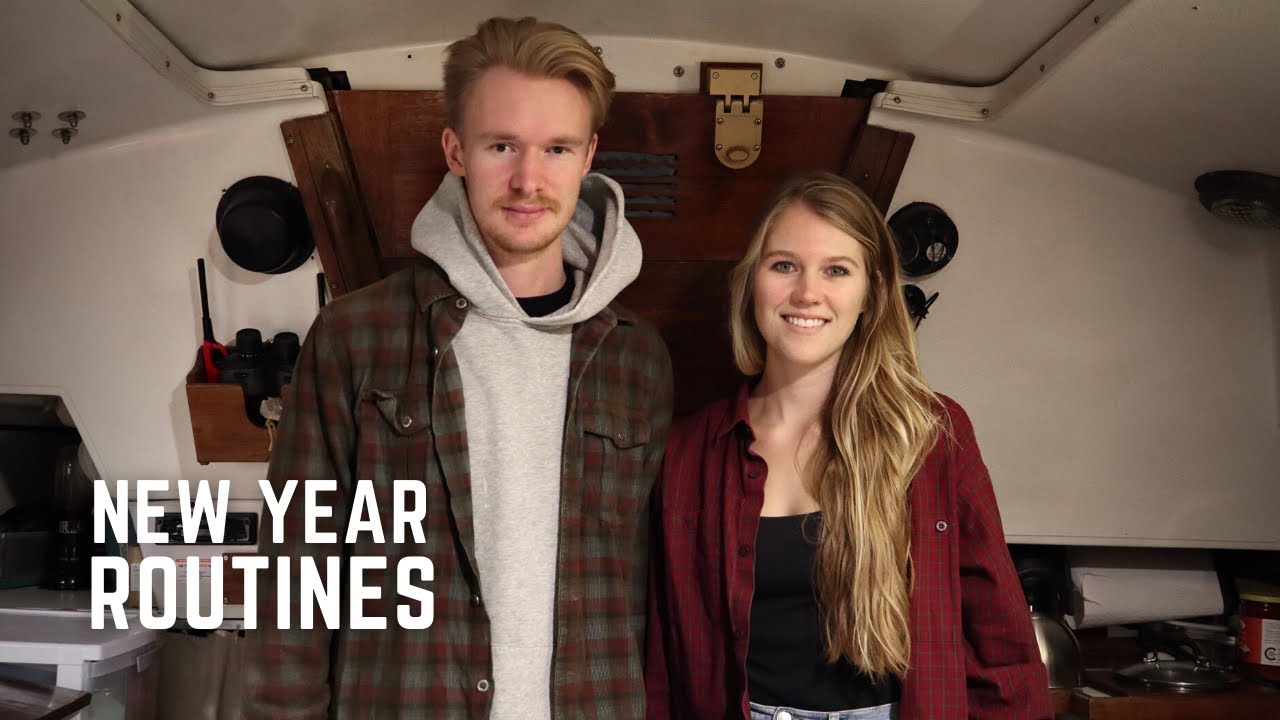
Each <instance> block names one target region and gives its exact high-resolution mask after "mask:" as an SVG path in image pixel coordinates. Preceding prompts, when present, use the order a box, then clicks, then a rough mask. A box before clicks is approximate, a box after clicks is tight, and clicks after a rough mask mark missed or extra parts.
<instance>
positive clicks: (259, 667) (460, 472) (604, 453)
mask: <svg viewBox="0 0 1280 720" xmlns="http://www.w3.org/2000/svg"><path fill="white" fill-rule="evenodd" d="M468 310H469V308H468V307H467V303H466V302H465V301H464V300H463V298H462V297H461V296H460V295H459V294H458V291H457V290H455V289H454V288H453V287H452V286H451V285H450V284H449V282H448V280H447V278H446V277H445V276H444V273H443V272H442V271H441V270H440V268H439V267H437V266H436V265H434V264H433V263H430V262H425V261H424V262H422V263H421V264H419V265H417V266H415V267H412V268H408V269H406V270H404V271H402V272H399V273H396V274H395V275H392V276H391V277H389V278H387V279H385V280H383V281H380V282H378V283H375V284H373V285H370V286H369V287H366V288H363V289H361V290H359V291H357V292H354V293H351V294H348V295H346V296H344V297H342V298H340V299H338V300H336V301H335V302H333V303H331V304H329V305H328V306H326V307H325V309H324V310H323V311H322V312H321V314H320V317H319V318H318V319H317V320H316V322H315V324H314V325H313V326H312V328H311V332H310V333H309V334H308V336H307V340H306V342H305V343H304V344H303V347H302V352H301V355H300V356H299V358H298V362H297V366H296V368H295V372H294V377H293V384H292V393H291V396H290V399H289V401H288V402H287V403H286V405H285V410H284V416H283V418H282V421H281V425H280V434H279V437H278V438H277V440H276V446H275V448H274V450H273V451H272V454H271V464H270V467H269V469H268V472H267V474H268V476H269V477H270V479H271V482H272V485H273V487H274V488H275V491H276V492H277V493H279V492H280V488H281V486H282V484H283V482H284V481H286V480H290V479H299V480H301V481H302V484H305V482H306V481H308V480H313V479H333V480H337V484H338V489H337V491H335V492H331V493H319V494H318V495H319V502H320V503H321V504H324V505H328V506H330V507H333V508H334V512H333V516H332V517H329V518H319V521H318V522H317V528H318V529H319V530H320V531H322V532H325V531H336V532H337V533H338V538H339V543H338V544H334V545H315V544H308V543H306V542H304V535H303V529H304V527H305V521H306V518H305V513H304V512H303V510H304V506H303V503H302V498H303V495H304V488H303V486H302V484H300V485H299V487H298V489H297V491H296V493H295V495H294V500H293V502H292V503H290V506H289V510H288V511H287V512H286V514H285V517H284V521H283V523H284V542H283V543H282V544H275V543H273V542H271V536H272V531H273V523H272V521H271V519H270V518H269V517H268V518H267V519H266V520H264V522H263V528H262V532H261V534H260V536H261V537H262V542H261V544H260V546H259V552H260V554H262V555H266V556H269V557H271V563H272V564H271V566H270V569H269V570H268V571H267V572H265V573H263V577H260V578H259V579H258V595H257V599H258V617H259V619H260V622H259V629H258V630H255V631H251V634H250V636H249V647H248V649H247V650H246V672H245V714H246V716H247V717H248V718H252V719H266V718H270V719H271V720H281V719H288V718H323V717H337V718H373V717H377V718H394V717H406V718H432V719H433V720H435V719H437V718H444V719H453V718H458V719H462V718H466V719H468V720H479V719H480V718H487V717H488V716H489V707H490V704H491V699H492V697H493V693H494V692H495V690H496V689H495V688H493V687H492V677H493V674H492V660H491V657H490V648H489V620H488V615H487V613H486V611H485V606H484V599H483V593H482V590H481V584H480V580H479V578H477V573H476V567H475V536H474V531H473V524H472V505H471V474H470V464H469V461H468V455H467V432H466V421H465V416H464V407H463V404H464V403H463V388H462V380H461V375H460V373H459V369H458V361H457V358H456V356H455V355H454V352H453V349H452V347H451V345H450V341H451V340H452V339H453V337H454V336H455V335H456V334H457V332H458V330H459V328H461V327H462V323H463V321H464V320H465V318H466V315H467V312H468ZM566 402H567V405H566V408H565V427H564V433H565V434H564V450H563V456H562V457H563V465H562V472H561V478H560V510H561V514H560V531H559V545H558V550H557V565H556V599H555V646H554V649H553V652H554V654H553V657H552V670H551V678H550V679H549V682H550V684H551V705H552V707H551V711H552V716H553V717H557V718H567V717H573V718H609V719H614V718H640V717H643V715H644V699H645V695H644V685H643V679H642V676H643V665H644V657H643V654H644V653H643V650H644V622H645V582H646V572H645V569H646V567H647V563H648V547H649V537H648V529H649V523H648V518H649V499H650V495H651V492H652V488H653V483H654V480H655V478H656V477H657V474H658V469H659V467H660V465H661V461H662V450H663V444H664V441H665V438H666V434H667V428H668V426H669V425H670V421H671V365H670V358H669V357H668V355H667V350H666V346H665V345H664V344H663V342H662V339H661V338H660V337H659V336H658V334H657V333H656V332H655V331H654V330H653V329H652V328H651V327H650V326H648V325H647V324H645V323H643V322H640V321H639V320H638V319H637V318H635V317H634V316H632V315H630V314H629V313H627V312H626V311H624V310H622V309H621V308H620V307H619V306H618V305H616V304H611V305H609V306H608V307H607V308H605V309H604V310H602V311H601V312H599V313H597V314H596V315H595V316H594V317H593V318H591V319H589V320H586V321H583V322H581V323H579V324H577V325H576V326H575V327H574V329H573V340H572V345H571V350H570V357H569V393H568V398H567V399H566ZM513 440H514V441H517V442H518V438H516V439H513ZM356 479H365V480H372V481H373V487H374V493H375V497H376V499H377V503H378V511H379V513H380V514H381V519H382V523H383V526H384V528H386V529H387V538H386V539H387V540H388V542H387V543H386V544H377V543H374V542H372V541H371V540H370V539H369V533H362V534H361V535H360V536H359V538H358V539H357V540H356V542H355V543H353V544H352V545H344V544H342V542H341V540H342V539H343V537H344V535H345V530H346V522H347V517H348V515H349V513H350V508H351V504H352V491H353V481H354V480H356ZM404 479H408V480H417V481H420V482H421V483H422V487H423V489H424V491H425V493H426V508H427V515H426V519H425V520H424V521H423V523H422V525H423V530H424V534H425V542H424V543H417V542H414V541H413V538H412V536H409V537H408V538H406V542H404V543H401V544H393V543H391V542H390V541H391V539H392V538H391V528H392V519H393V514H392V513H393V493H392V483H393V481H395V480H404ZM331 555H341V556H342V557H344V558H346V557H351V556H367V555H375V556H385V557H386V558H387V569H386V570H385V571H383V572H378V571H374V572H366V573H365V576H364V578H365V579H364V584H365V585H373V586H379V585H380V586H381V598H380V599H378V600H372V601H366V602H365V605H364V614H365V615H366V616H369V617H379V616H381V617H386V618H387V628H386V629H385V630H356V629H350V628H347V627H345V626H346V624H347V618H348V617H349V616H348V608H347V600H346V597H348V596H347V594H346V591H345V588H346V586H345V584H344V586H343V593H342V597H343V601H342V624H343V626H344V627H343V629H340V630H334V631H330V630H327V629H314V630H300V629H298V622H297V618H298V607H299V602H298V588H299V582H298V577H299V574H298V566H299V562H298V560H299V558H301V557H304V556H312V557H317V556H331ZM276 556H289V557H290V558H292V563H291V565H292V567H291V578H290V582H291V588H292V593H291V601H292V602H291V606H292V607H291V609H292V613H293V629H290V630H281V629H278V628H277V627H276V623H275V614H276V613H275V608H276V605H277V593H276V584H277V568H278V562H277V557H276ZM411 556H421V557H427V558H430V559H431V561H432V563H433V565H434V571H435V572H434V575H435V578H434V580H433V581H432V582H430V583H428V584H425V585H424V584H421V583H417V584H418V585H419V586H420V587H425V588H426V589H429V590H431V591H432V592H433V594H434V601H435V602H434V610H435V620H434V624H432V625H431V627H429V628H427V629H425V630H404V629H402V628H400V627H399V625H398V623H397V622H396V606H397V605H398V604H401V603H407V604H409V605H410V607H411V609H412V610H413V611H414V612H417V611H418V608H417V607H416V605H417V604H416V603H408V601H407V600H405V599H403V598H401V597H400V596H399V595H398V594H397V577H396V564H397V562H398V561H399V560H400V559H401V558H405V557H411ZM320 567H321V568H323V567H324V563H323V562H321V563H320ZM322 572H323V571H322ZM344 574H345V573H344ZM316 617H317V618H319V615H318V614H317V615H316Z"/></svg>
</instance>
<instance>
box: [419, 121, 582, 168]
mask: <svg viewBox="0 0 1280 720" xmlns="http://www.w3.org/2000/svg"><path fill="white" fill-rule="evenodd" d="M592 145H593V147H594V141H593V143H592ZM440 147H441V149H443V150H444V161H445V163H447V164H448V165H449V171H450V172H452V173H453V174H454V175H457V176H458V177H466V176H467V168H466V166H465V165H463V164H462V138H461V137H459V136H458V133H456V132H454V131H453V128H451V127H446V128H445V129H444V132H442V133H440Z"/></svg>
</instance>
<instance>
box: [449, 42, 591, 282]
mask: <svg viewBox="0 0 1280 720" xmlns="http://www.w3.org/2000/svg"><path fill="white" fill-rule="evenodd" d="M461 126H462V127H461V128H458V129H457V130H456V131H455V129H453V128H446V129H445V131H444V134H443V136H442V137H441V142H442V144H443V146H444V155H445V160H446V161H447V162H448V163H449V169H450V170H452V171H453V173H454V174H455V175H459V176H461V177H463V178H465V179H466V186H467V201H468V203H469V204H470V206H471V214H472V215H473V216H474V217H475V220H476V225H477V226H478V227H479V228H480V234H481V236H482V237H483V238H484V242H485V246H486V247H487V248H488V250H489V254H490V256H492V257H493V261H494V264H495V265H497V266H498V267H500V268H501V267H505V266H508V265H511V264H517V263H518V264H524V263H528V262H530V261H536V260H539V259H541V256H554V258H555V264H556V267H559V263H560V260H559V258H560V255H561V250H560V242H559V240H560V233H561V231H563V230H564V228H565V226H566V225H568V224H569V218H570V217H571V216H572V215H573V209H574V206H575V205H577V203H578V187H579V184H580V183H581V181H582V177H583V176H584V175H586V174H587V171H588V170H590V168H591V157H592V155H593V154H594V153H595V149H596V136H595V134H594V133H593V132H592V131H591V107H590V105H589V104H588V103H587V99H586V97H585V96H584V95H583V93H582V91H581V90H579V89H578V88H577V87H576V86H574V85H573V84H572V83H570V82H569V81H568V80H556V79H549V78H535V77H531V76H529V75H524V74H522V73H518V72H516V71H514V70H509V69H507V68H503V67H494V68H490V69H488V70H486V71H485V72H484V74H483V75H481V76H480V79H479V81H477V82H476V84H475V86H473V87H472V88H471V91H470V93H469V95H468V96H467V98H466V100H465V105H464V107H463V111H462V121H461Z"/></svg>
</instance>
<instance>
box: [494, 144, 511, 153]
mask: <svg viewBox="0 0 1280 720" xmlns="http://www.w3.org/2000/svg"><path fill="white" fill-rule="evenodd" d="M510 149H511V146H510V145H508V144H506V143H494V144H493V150H494V152H506V151H507V150H510Z"/></svg>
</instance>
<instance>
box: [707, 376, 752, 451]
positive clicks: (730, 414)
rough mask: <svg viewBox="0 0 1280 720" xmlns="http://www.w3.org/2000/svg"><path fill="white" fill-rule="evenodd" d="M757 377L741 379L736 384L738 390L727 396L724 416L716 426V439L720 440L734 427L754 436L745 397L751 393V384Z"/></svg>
mask: <svg viewBox="0 0 1280 720" xmlns="http://www.w3.org/2000/svg"><path fill="white" fill-rule="evenodd" d="M756 380H757V378H748V379H746V380H743V381H742V384H741V385H739V386H738V391H737V393H735V394H734V395H733V397H731V398H729V407H727V408H726V412H725V414H724V416H723V417H722V418H721V420H720V426H719V427H717V428H716V439H717V440H722V439H724V436H725V435H728V434H729V431H731V430H733V429H734V428H737V427H741V428H742V429H743V430H746V431H747V434H748V435H749V436H750V437H753V438H754V437H755V432H754V431H753V430H752V429H751V417H750V415H749V414H748V412H747V398H748V397H749V396H750V395H751V386H752V385H753V384H755V382H756Z"/></svg>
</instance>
